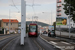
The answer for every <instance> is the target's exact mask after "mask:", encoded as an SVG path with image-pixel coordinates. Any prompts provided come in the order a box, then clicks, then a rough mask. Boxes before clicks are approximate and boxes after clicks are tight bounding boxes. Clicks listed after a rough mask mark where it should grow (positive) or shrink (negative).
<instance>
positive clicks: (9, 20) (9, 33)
mask: <svg viewBox="0 0 75 50" xmlns="http://www.w3.org/2000/svg"><path fill="white" fill-rule="evenodd" d="M10 13H11V12H10V9H9V34H10Z"/></svg>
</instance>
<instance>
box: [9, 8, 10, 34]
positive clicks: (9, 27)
mask: <svg viewBox="0 0 75 50" xmlns="http://www.w3.org/2000/svg"><path fill="white" fill-rule="evenodd" d="M9 34H10V9H9Z"/></svg>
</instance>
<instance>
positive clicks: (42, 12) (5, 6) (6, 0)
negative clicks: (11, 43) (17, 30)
mask: <svg viewBox="0 0 75 50" xmlns="http://www.w3.org/2000/svg"><path fill="white" fill-rule="evenodd" d="M33 3H34V6H33V8H34V11H33V8H32V6H29V5H33ZM13 5H16V7H15V6H13ZM26 5H27V6H26V21H32V16H33V17H34V16H38V21H40V22H43V23H47V24H51V19H52V23H53V22H54V21H56V0H26ZM9 14H10V15H9ZM9 16H10V18H11V19H17V20H18V21H19V22H21V0H0V19H9ZM33 20H34V21H35V19H33Z"/></svg>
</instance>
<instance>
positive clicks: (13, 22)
mask: <svg viewBox="0 0 75 50" xmlns="http://www.w3.org/2000/svg"><path fill="white" fill-rule="evenodd" d="M0 23H1V27H3V28H6V29H7V30H9V19H2V20H1V22H0ZM17 28H18V20H17V19H10V30H15V29H17Z"/></svg>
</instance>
